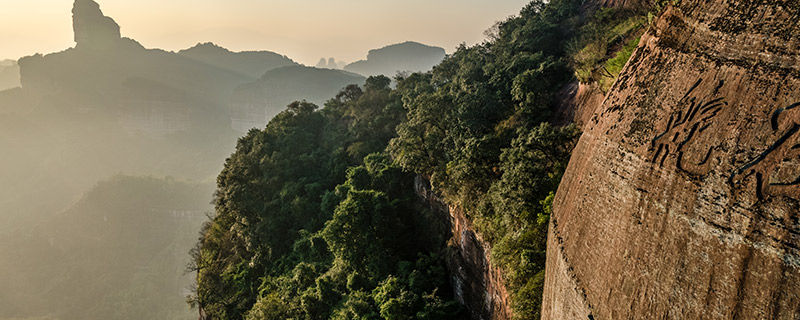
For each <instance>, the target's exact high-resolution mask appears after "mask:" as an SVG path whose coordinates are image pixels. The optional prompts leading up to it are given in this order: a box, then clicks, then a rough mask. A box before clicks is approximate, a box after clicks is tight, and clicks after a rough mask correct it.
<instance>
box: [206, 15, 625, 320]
mask: <svg viewBox="0 0 800 320" xmlns="http://www.w3.org/2000/svg"><path fill="white" fill-rule="evenodd" d="M580 6H581V1H578V0H553V1H540V0H537V1H533V2H531V3H530V4H528V5H527V6H525V8H523V10H522V11H521V13H520V16H518V17H512V18H509V19H508V20H506V21H503V22H501V23H498V25H497V26H496V29H494V30H492V31H491V32H489V39H488V40H487V41H486V42H484V43H482V44H480V45H477V46H474V47H467V46H463V45H462V46H461V47H459V48H458V49H457V50H456V52H454V53H453V54H452V55H450V56H448V57H447V58H446V59H445V60H444V61H443V62H442V63H441V64H440V65H438V66H437V67H435V68H434V70H433V71H431V72H428V73H415V74H411V75H407V76H400V77H398V78H397V86H396V89H394V90H393V89H390V87H389V82H390V81H389V79H388V78H386V77H372V78H370V79H368V80H367V83H366V84H365V85H364V87H363V89H362V88H361V87H358V86H355V85H353V86H348V87H347V88H345V89H343V90H342V91H341V92H340V93H339V94H338V95H337V96H336V97H335V98H334V99H331V100H330V101H328V102H327V103H326V105H325V108H323V109H321V110H317V108H316V106H314V105H312V104H309V103H305V102H295V103H293V104H291V105H290V106H289V108H288V110H286V111H284V112H283V113H281V114H280V115H278V116H277V117H276V118H275V119H273V120H272V121H271V122H270V124H269V125H268V126H267V128H266V129H265V130H262V131H258V130H253V131H251V132H250V133H248V135H247V136H245V137H244V138H242V139H240V141H239V145H238V146H237V151H236V153H234V154H233V155H232V156H231V158H230V159H228V161H227V163H226V166H225V169H224V170H223V172H222V173H221V174H220V176H219V179H218V186H219V189H218V192H217V196H216V200H215V204H216V207H217V215H216V216H215V217H214V219H213V221H211V222H210V223H209V224H208V225H207V226H206V228H205V229H204V231H203V235H202V238H201V241H200V244H199V246H198V249H197V250H195V251H194V253H193V254H194V259H195V265H194V267H195V268H196V270H198V288H197V294H196V296H195V297H194V301H193V302H194V303H196V304H197V305H198V306H199V307H201V308H202V310H203V313H204V314H205V315H207V316H210V317H212V318H215V319H216V318H219V319H242V318H250V319H265V318H306V319H322V318H332V319H362V318H384V319H447V318H451V317H455V316H457V315H458V313H459V308H458V307H457V305H456V304H455V302H454V301H453V295H452V292H451V290H450V289H449V288H448V286H447V281H446V280H447V274H446V271H445V270H444V268H443V262H442V258H441V256H442V253H443V252H442V249H443V247H444V239H442V238H441V237H440V236H436V235H444V234H445V233H444V230H441V229H437V227H436V226H435V221H436V220H435V219H432V218H431V216H430V214H429V213H427V211H426V210H424V209H422V208H421V207H419V206H417V205H415V201H414V195H413V193H412V191H413V188H412V186H411V177H412V175H411V174H412V173H418V174H421V175H423V176H426V177H429V178H430V179H431V182H432V184H433V186H434V190H435V191H436V192H437V193H439V194H440V195H441V196H443V197H444V198H445V199H446V200H447V201H448V202H450V203H454V204H459V205H461V206H463V207H465V209H467V210H466V211H467V212H469V214H470V218H471V219H472V220H473V221H475V222H476V225H477V226H478V227H479V229H480V230H479V231H480V232H481V233H482V234H483V235H484V237H485V238H486V239H487V240H489V241H490V242H491V244H492V245H493V248H494V249H493V252H492V259H493V261H494V263H496V264H497V265H498V266H499V267H501V268H502V269H503V270H504V271H505V274H506V280H507V281H508V285H509V289H510V292H511V294H512V305H513V308H514V313H515V316H516V317H517V318H519V319H537V318H539V317H540V315H539V312H540V309H541V295H542V285H543V279H544V259H545V243H546V233H547V226H548V221H549V215H550V213H551V209H550V207H551V203H552V199H553V194H554V192H555V191H556V189H557V187H558V184H559V182H560V179H561V175H562V174H563V171H564V169H565V167H566V164H567V161H568V159H569V155H570V152H571V150H572V147H573V146H574V143H575V140H576V139H577V137H578V130H577V129H576V128H575V127H574V126H572V125H570V126H565V127H559V126H556V125H554V124H552V122H553V119H554V110H555V108H556V103H557V101H556V95H557V93H558V92H559V90H560V89H561V88H562V87H564V86H565V85H566V84H567V83H568V82H569V81H573V80H574V77H573V75H574V74H575V69H574V66H575V64H574V60H573V56H572V55H571V51H570V50H568V47H569V44H570V43H575V41H574V39H578V38H580V36H581V30H583V29H581V26H582V25H583V24H584V22H585V21H584V20H583V19H582V18H581V10H580V9H581V8H580ZM615 21H616V20H615ZM570 39H572V40H570ZM626 49H627V48H626ZM624 56H625V54H622V56H621V57H620V58H619V59H617V60H623V59H624V58H625V57H624ZM625 60H626V59H625ZM618 62H619V61H616V60H614V63H616V64H619V63H618ZM596 63H599V62H596ZM616 64H614V65H613V66H616ZM622 65H624V62H622ZM390 141H391V142H390ZM387 145H388V147H387ZM384 150H386V151H388V152H387V153H383V151H384ZM431 224H433V225H434V227H431V226H430V225H431ZM426 228H427V229H426ZM424 229H425V230H427V231H426V232H422V230H424ZM432 231H433V232H432ZM423 234H424V235H431V234H433V235H435V236H432V237H428V236H422V235H423ZM411 239H413V240H411Z"/></svg>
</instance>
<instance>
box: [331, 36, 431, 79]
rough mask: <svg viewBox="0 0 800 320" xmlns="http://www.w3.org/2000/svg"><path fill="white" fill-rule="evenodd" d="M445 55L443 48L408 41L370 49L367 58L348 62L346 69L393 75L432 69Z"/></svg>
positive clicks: (362, 72)
mask: <svg viewBox="0 0 800 320" xmlns="http://www.w3.org/2000/svg"><path fill="white" fill-rule="evenodd" d="M444 57H445V51H444V49H442V48H439V47H431V46H427V45H424V44H421V43H418V42H412V41H408V42H404V43H399V44H393V45H390V46H386V47H383V48H380V49H375V50H370V51H369V54H368V55H367V60H360V61H356V62H353V63H351V64H348V65H346V66H345V67H344V70H347V71H351V72H355V73H358V74H362V75H365V76H371V75H380V74H382V75H385V76H389V77H392V76H394V75H395V74H397V73H398V72H404V71H410V72H417V71H428V70H431V69H432V68H433V66H435V65H437V64H439V62H441V61H442V59H444Z"/></svg>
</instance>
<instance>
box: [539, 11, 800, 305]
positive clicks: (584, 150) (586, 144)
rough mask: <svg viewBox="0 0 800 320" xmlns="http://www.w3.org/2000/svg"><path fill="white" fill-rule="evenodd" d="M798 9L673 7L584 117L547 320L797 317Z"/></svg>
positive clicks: (564, 201) (569, 175)
mask: <svg viewBox="0 0 800 320" xmlns="http://www.w3.org/2000/svg"><path fill="white" fill-rule="evenodd" d="M798 18H800V4H798V3H797V1H789V0H783V1H781V0H778V1H755V0H752V1H751V0H747V1H727V0H714V1H700V0H694V1H692V0H683V1H681V3H680V5H679V6H678V7H674V8H672V7H670V8H667V10H666V11H665V13H664V14H663V15H662V17H660V18H659V19H657V21H656V22H655V24H654V25H653V26H652V27H651V30H650V31H648V33H647V34H646V35H645V36H643V37H642V41H641V43H640V45H639V48H637V50H636V51H635V52H634V54H633V56H632V57H631V60H630V61H629V62H628V65H627V66H626V67H625V69H624V70H623V72H622V74H621V75H620V77H619V79H618V80H617V82H616V83H615V84H614V86H613V87H612V89H611V91H610V92H609V94H608V95H607V96H606V98H605V100H604V102H603V104H602V106H601V107H600V108H599V110H598V111H597V112H596V113H595V115H594V116H593V117H592V119H591V120H590V122H589V123H588V124H587V125H585V126H584V135H583V136H582V138H581V139H580V142H579V143H578V145H577V147H576V149H575V151H574V153H573V156H572V159H571V161H570V164H569V167H568V169H567V172H566V174H565V176H564V179H563V180H562V183H561V186H560V188H559V191H558V194H557V197H556V200H555V203H554V214H553V216H552V219H551V225H550V238H549V242H548V250H547V252H548V257H547V276H546V280H545V296H544V301H543V318H545V319H587V318H588V319H687V318H688V319H696V318H703V319H797V318H800V252H799V250H800V107H799V106H798V105H799V104H798V102H800V51H798V45H799V44H800V25H798V24H797V23H796V21H798Z"/></svg>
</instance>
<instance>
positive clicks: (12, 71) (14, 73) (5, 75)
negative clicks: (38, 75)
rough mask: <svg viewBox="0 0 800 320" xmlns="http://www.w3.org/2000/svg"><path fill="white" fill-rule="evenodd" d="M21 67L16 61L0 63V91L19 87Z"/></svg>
mask: <svg viewBox="0 0 800 320" xmlns="http://www.w3.org/2000/svg"><path fill="white" fill-rule="evenodd" d="M19 86H20V82H19V65H18V64H17V62H16V61H14V60H4V61H0V91H3V90H6V89H11V88H15V87H19Z"/></svg>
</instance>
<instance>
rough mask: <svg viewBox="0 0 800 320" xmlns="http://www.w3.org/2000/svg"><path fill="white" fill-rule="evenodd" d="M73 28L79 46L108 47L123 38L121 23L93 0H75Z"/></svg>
mask: <svg viewBox="0 0 800 320" xmlns="http://www.w3.org/2000/svg"><path fill="white" fill-rule="evenodd" d="M72 28H73V29H74V31H75V43H76V44H77V45H76V47H78V48H83V47H88V48H107V47H110V46H112V45H114V44H115V43H116V42H118V41H119V40H120V39H121V38H120V32H119V25H118V24H117V23H116V22H114V19H111V18H109V17H106V16H104V15H103V12H102V11H101V10H100V5H98V4H97V2H94V1H93V0H75V4H74V5H73V7H72Z"/></svg>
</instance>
